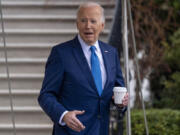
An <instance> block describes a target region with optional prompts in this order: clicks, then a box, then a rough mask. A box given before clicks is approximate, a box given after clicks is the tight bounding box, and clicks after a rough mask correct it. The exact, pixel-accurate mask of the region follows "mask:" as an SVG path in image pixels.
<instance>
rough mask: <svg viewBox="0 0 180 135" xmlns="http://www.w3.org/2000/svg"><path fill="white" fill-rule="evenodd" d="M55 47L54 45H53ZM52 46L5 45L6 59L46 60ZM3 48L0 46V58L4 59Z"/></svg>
mask: <svg viewBox="0 0 180 135" xmlns="http://www.w3.org/2000/svg"><path fill="white" fill-rule="evenodd" d="M54 45H55V44H54ZM52 46H53V45H50V44H49V45H43V44H39V45H38V44H35V45H26V43H24V44H23V45H22V46H18V44H17V46H16V44H13V45H7V47H6V50H7V56H8V58H15V57H16V58H46V57H48V56H49V53H50V50H51V47H52ZM4 51H5V50H4V46H3V45H2V44H1V45H0V58H3V57H4ZM0 62H1V60H0Z"/></svg>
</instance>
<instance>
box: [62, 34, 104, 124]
mask: <svg viewBox="0 0 180 135" xmlns="http://www.w3.org/2000/svg"><path fill="white" fill-rule="evenodd" d="M78 40H79V42H80V45H81V48H82V50H83V53H84V55H85V57H86V60H87V63H88V65H89V68H90V69H91V50H90V47H91V46H90V45H88V44H86V43H85V42H84V41H83V39H82V38H81V37H80V35H79V34H78ZM94 46H95V47H96V50H95V53H96V55H97V56H98V59H99V63H100V69H101V77H102V89H104V85H105V83H106V70H105V66H104V60H103V56H102V53H101V49H100V47H99V42H98V41H96V42H95V44H94ZM67 112H68V111H65V112H63V114H62V115H61V117H60V120H59V124H60V125H62V126H63V125H65V123H64V122H62V119H63V117H64V115H65V114H66V113H67Z"/></svg>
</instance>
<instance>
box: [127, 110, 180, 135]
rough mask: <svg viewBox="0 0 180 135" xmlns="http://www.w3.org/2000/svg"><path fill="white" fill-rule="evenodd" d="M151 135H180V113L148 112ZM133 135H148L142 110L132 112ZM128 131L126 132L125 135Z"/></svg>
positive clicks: (171, 111)
mask: <svg viewBox="0 0 180 135" xmlns="http://www.w3.org/2000/svg"><path fill="white" fill-rule="evenodd" d="M146 115H147V121H148V127H149V135H180V111H178V110H170V109H163V110H157V109H156V110H154V109H151V110H147V111H146ZM131 128H132V135H146V130H145V124H144V119H143V112H142V110H133V111H132V112H131ZM125 132H126V131H125V130H124V135H125V134H126V133H125Z"/></svg>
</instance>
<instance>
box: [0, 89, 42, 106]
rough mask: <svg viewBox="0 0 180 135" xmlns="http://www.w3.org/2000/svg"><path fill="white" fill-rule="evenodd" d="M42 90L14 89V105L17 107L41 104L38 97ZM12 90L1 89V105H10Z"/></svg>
mask: <svg viewBox="0 0 180 135" xmlns="http://www.w3.org/2000/svg"><path fill="white" fill-rule="evenodd" d="M39 91H40V90H32V89H31V90H28V89H22V90H17V89H12V90H11V92H12V96H11V97H12V100H13V105H14V106H17V107H22V106H26V107H30V106H39V104H38V102H37V97H38V95H39ZM9 94H10V92H9V90H2V89H0V107H6V106H9V105H10V95H9ZM22 101H23V102H22Z"/></svg>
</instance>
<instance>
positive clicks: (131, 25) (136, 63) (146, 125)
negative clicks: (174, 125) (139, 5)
mask: <svg viewBox="0 0 180 135" xmlns="http://www.w3.org/2000/svg"><path fill="white" fill-rule="evenodd" d="M127 5H128V13H129V19H130V30H131V32H132V41H133V51H134V54H135V58H134V59H135V66H136V71H137V79H138V85H139V87H140V89H139V91H140V96H141V104H142V109H143V115H144V123H145V128H146V135H149V129H148V123H147V118H146V108H145V104H144V98H143V93H142V83H141V78H140V71H139V62H138V58H137V50H136V39H135V34H134V26H133V19H132V13H131V12H132V11H131V2H130V0H127Z"/></svg>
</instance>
